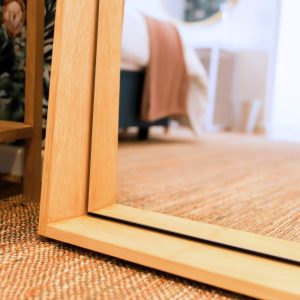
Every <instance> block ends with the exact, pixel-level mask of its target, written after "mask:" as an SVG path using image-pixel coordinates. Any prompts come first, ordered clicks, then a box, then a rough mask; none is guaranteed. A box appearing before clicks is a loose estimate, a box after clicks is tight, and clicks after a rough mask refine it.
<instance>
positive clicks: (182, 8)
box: [162, 0, 229, 23]
mask: <svg viewBox="0 0 300 300" xmlns="http://www.w3.org/2000/svg"><path fill="white" fill-rule="evenodd" d="M162 1H163V3H164V5H165V7H166V9H167V11H168V12H169V13H170V15H172V16H173V17H174V18H176V19H177V20H179V21H183V22H189V23H193V22H201V21H204V20H207V19H210V18H211V17H214V16H216V15H218V14H220V12H221V11H222V10H223V9H224V6H225V5H226V3H228V2H229V1H228V0H213V1H212V0H176V1H174V0H162ZM175 2H176V3H175Z"/></svg>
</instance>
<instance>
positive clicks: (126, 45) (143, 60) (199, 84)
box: [121, 10, 207, 134]
mask: <svg viewBox="0 0 300 300" xmlns="http://www.w3.org/2000/svg"><path fill="white" fill-rule="evenodd" d="M184 52H185V61H186V65H187V70H188V74H189V78H190V88H189V95H188V119H181V120H179V121H180V123H182V124H183V125H187V126H190V127H191V128H192V129H193V130H194V132H195V133H196V134H200V133H201V132H202V129H203V127H204V121H205V112H206V106H207V74H206V71H205V69H204V67H203V65H202V63H201V61H200V59H199V57H198V55H197V54H196V52H195V50H194V49H191V48H189V47H186V46H185V51H184ZM149 60H150V41H149V34H148V29H147V24H146V21H145V18H144V17H143V15H142V14H141V13H139V12H137V11H129V10H128V11H126V12H125V17H124V29H123V42H122V60H121V62H122V64H121V66H122V69H123V70H141V69H144V68H145V67H146V66H147V65H148V63H149Z"/></svg>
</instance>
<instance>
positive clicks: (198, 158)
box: [118, 134, 300, 242]
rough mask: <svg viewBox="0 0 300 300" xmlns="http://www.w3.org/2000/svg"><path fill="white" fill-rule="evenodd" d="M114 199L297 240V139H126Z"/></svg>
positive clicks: (299, 235) (218, 136) (299, 185)
mask: <svg viewBox="0 0 300 300" xmlns="http://www.w3.org/2000/svg"><path fill="white" fill-rule="evenodd" d="M118 173H119V178H118V183H119V185H118V201H119V203H122V204H125V205H130V206H134V207H137V208H143V209H147V210H152V211H158V212H162V213H166V214H170V215H175V216H179V217H183V218H188V219H192V220H196V221H202V222H206V223H211V224H216V225H220V226H225V227H230V228H233V229H240V230H245V231H249V232H255V233H258V234H263V235H268V236H273V237H277V238H282V239H287V240H294V241H298V242H300V144H291V143H285V142H277V141H270V140H267V139H265V138H263V137H250V136H242V135H233V134H215V135H203V137H202V138H201V139H200V140H195V138H192V137H186V136H185V135H184V136H180V138H178V137H176V135H175V136H171V138H166V139H162V138H160V139H152V140H151V141H149V142H147V143H137V142H135V141H129V142H126V143H123V144H122V145H121V147H120V150H119V172H118Z"/></svg>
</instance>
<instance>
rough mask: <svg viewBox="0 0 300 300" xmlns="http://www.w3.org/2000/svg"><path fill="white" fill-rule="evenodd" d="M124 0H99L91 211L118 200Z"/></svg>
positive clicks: (90, 195) (90, 187)
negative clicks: (117, 173)
mask: <svg viewBox="0 0 300 300" xmlns="http://www.w3.org/2000/svg"><path fill="white" fill-rule="evenodd" d="M122 20H123V0H100V3H99V23H98V47H97V58H96V72H95V94H94V112H93V126H92V128H93V129H92V143H91V166H90V186H89V211H91V212H93V211H95V210H98V209H101V208H103V207H106V206H108V205H111V204H115V203H116V189H117V187H116V172H117V149H118V120H119V90H120V61H121V35H122Z"/></svg>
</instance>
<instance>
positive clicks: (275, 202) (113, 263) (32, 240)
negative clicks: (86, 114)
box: [0, 135, 300, 299]
mask: <svg viewBox="0 0 300 300" xmlns="http://www.w3.org/2000/svg"><path fill="white" fill-rule="evenodd" d="M119 161H120V163H119V177H118V198H119V202H120V203H123V204H127V205H132V206H135V207H142V208H146V209H150V210H154V211H160V212H164V213H169V214H172V215H177V216H181V217H186V218H191V219H194V220H200V221H204V222H208V223H212V224H218V225H222V226H228V227H231V228H237V229H242V230H247V231H251V232H256V233H260V234H265V235H270V236H274V237H278V238H283V239H289V240H295V241H300V186H299V181H300V165H299V164H300V146H295V145H292V144H285V143H277V142H275V143H273V142H272V143H271V142H269V141H266V140H264V139H259V138H258V139H250V138H242V137H236V136H227V135H226V136H222V135H216V136H214V135H212V136H210V135H207V136H203V138H202V139H201V140H200V141H196V140H194V139H192V138H179V139H178V138H168V139H152V140H150V141H148V142H145V143H137V142H127V143H122V144H121V145H120V151H119ZM38 213H39V203H37V202H31V201H28V199H24V198H23V197H22V195H21V186H20V184H19V183H16V182H11V180H10V181H7V179H4V178H3V179H2V180H0V299H248V298H246V297H243V296H241V295H237V294H234V293H230V292H227V291H223V290H220V289H216V288H213V287H209V286H206V285H203V284H199V283H196V282H193V281H189V280H185V279H183V278H179V277H176V276H171V275H168V274H165V273H162V272H158V271H154V270H151V269H148V268H144V267H141V266H137V265H134V264H130V263H127V262H124V261H121V260H118V259H114V258H111V257H108V256H104V255H101V254H97V253H94V252H91V251H87V250H83V249H80V248H77V247H73V246H70V245H66V244H62V243H58V242H55V241H51V240H48V239H43V238H40V237H39V236H38V235H37V223H38Z"/></svg>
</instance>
